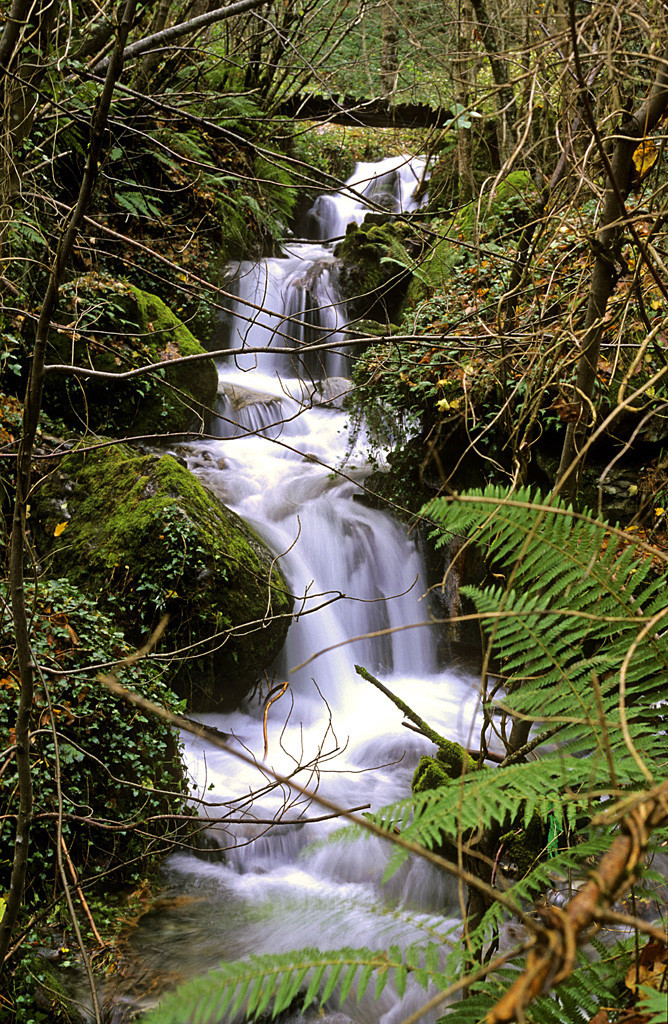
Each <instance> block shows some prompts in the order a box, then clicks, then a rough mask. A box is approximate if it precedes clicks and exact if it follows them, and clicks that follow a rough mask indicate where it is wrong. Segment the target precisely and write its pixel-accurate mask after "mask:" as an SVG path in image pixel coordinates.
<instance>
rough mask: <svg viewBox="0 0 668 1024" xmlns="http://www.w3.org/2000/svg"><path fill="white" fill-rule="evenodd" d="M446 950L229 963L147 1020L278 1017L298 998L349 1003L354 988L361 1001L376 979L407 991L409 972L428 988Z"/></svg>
mask: <svg viewBox="0 0 668 1024" xmlns="http://www.w3.org/2000/svg"><path fill="white" fill-rule="evenodd" d="M440 954H441V950H440V947H439V945H438V944H436V943H427V944H426V945H425V946H424V947H420V948H416V947H409V948H408V949H405V950H400V949H399V947H398V946H390V948H389V949H388V950H377V951H376V950H370V949H350V948H344V949H339V950H332V951H328V952H323V951H321V950H317V949H303V950H300V951H298V952H295V953H288V954H279V955H277V956H258V957H251V958H250V959H249V960H246V961H240V962H239V963H236V964H223V965H222V966H221V967H219V968H217V969H215V970H213V971H211V973H210V974H208V975H206V976H205V977H203V978H196V979H194V980H193V981H190V982H188V983H186V984H185V985H183V986H181V987H180V988H179V989H178V990H177V992H176V993H175V994H174V995H170V996H167V997H166V998H165V999H164V1000H163V1001H162V1003H161V1004H160V1006H159V1007H158V1008H157V1009H155V1010H153V1011H152V1012H151V1013H149V1014H148V1015H147V1017H146V1022H147V1024H182V1021H183V1020H184V1016H186V1015H187V1016H188V1017H189V1019H191V1020H192V1022H193V1024H208V1022H213V1021H217V1020H220V1019H222V1017H223V1015H224V1014H225V1012H226V1011H229V1013H230V1015H231V1016H232V1017H233V1016H234V1015H235V1014H237V1013H239V1012H240V1011H243V1014H244V1017H245V1018H246V1019H249V1020H252V1019H256V1018H258V1017H260V1016H261V1015H262V1014H263V1013H265V1012H266V1011H268V1010H271V1013H272V1017H275V1016H276V1015H277V1014H279V1013H281V1012H282V1011H283V1010H286V1009H288V1007H290V1006H291V1005H292V1003H294V1002H295V1000H297V998H298V997H300V1000H299V1003H300V1009H301V1012H302V1013H303V1012H304V1011H305V1010H306V1009H307V1008H308V1007H309V1006H311V1005H312V1004H313V1003H314V1002H316V1001H317V1003H319V1004H324V1003H326V1002H327V1000H328V999H330V998H332V997H335V998H336V999H337V1001H338V1002H343V1001H344V1000H345V999H346V998H347V997H348V996H349V995H350V994H351V993H352V994H353V995H356V997H357V999H358V1001H359V1000H360V999H361V998H362V996H363V995H364V994H365V992H366V991H367V989H368V988H369V985H370V984H371V981H372V980H373V981H375V987H374V993H373V994H374V998H376V999H378V997H379V996H380V994H381V992H382V991H383V989H384V988H385V986H386V984H387V983H388V981H390V980H392V982H393V983H394V985H395V987H396V989H397V991H398V992H399V994H403V993H404V991H405V989H406V984H407V981H408V977H409V974H410V976H411V978H412V980H413V981H416V982H417V983H418V984H419V985H421V986H422V988H424V989H425V990H426V989H427V986H428V985H429V984H430V983H432V984H438V983H439V982H440V983H441V984H443V983H444V980H445V979H444V975H443V973H442V970H441V966H440Z"/></svg>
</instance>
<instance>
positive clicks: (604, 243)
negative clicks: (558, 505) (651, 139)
mask: <svg viewBox="0 0 668 1024" xmlns="http://www.w3.org/2000/svg"><path fill="white" fill-rule="evenodd" d="M579 77H580V78H582V76H581V75H580V74H579ZM581 85H582V86H583V87H584V88H585V89H586V83H584V82H581ZM583 100H584V103H585V107H586V109H587V112H588V115H589V119H590V122H591V127H592V130H595V124H594V123H593V116H592V113H591V107H589V102H588V100H587V98H586V95H585V94H584V89H583ZM666 109H668V47H666V49H665V50H664V52H663V55H662V57H661V58H660V59H659V70H658V72H657V75H656V78H655V80H654V83H653V85H652V87H651V90H650V93H649V96H648V98H647V99H646V100H645V102H644V103H643V104H642V105H641V106H640V107H639V108H638V110H637V111H636V112H635V113H634V114H632V115H631V116H630V117H628V118H627V119H626V120H625V121H624V123H623V124H622V126H621V127H620V129H619V132H618V133H617V141H616V143H615V149H614V152H613V156H612V162H611V163H608V162H607V161H604V164H607V166H606V172H607V173H608V186H607V189H606V194H605V204H604V208H603V214H602V216H601V221H600V225H599V228H598V231H597V233H596V239H595V242H594V243H593V247H594V253H595V261H594V269H593V271H592V277H591V284H590V288H589V301H588V304H587V315H586V319H585V325H584V333H583V338H582V346H581V348H582V354H581V355H580V358H579V360H578V367H577V376H576V381H575V401H577V402H578V404H579V416H578V419H577V421H576V422H574V423H569V424H568V428H567V430H566V437H565V438H564V445H563V448H562V452H561V461H560V463H559V470H558V472H557V482H558V486H559V489H560V491H561V493H562V494H566V495H568V494H571V493H572V492H573V491H574V489H575V483H576V475H575V474H574V473H573V472H572V469H573V467H574V462H575V460H576V458H577V455H578V451H579V450H580V449H581V447H582V443H583V441H584V437H585V434H586V430H587V428H586V424H585V423H584V416H585V415H589V412H588V410H589V409H590V407H591V399H592V397H593V394H594V385H595V383H596V370H597V367H598V359H599V354H600V350H601V337H602V334H603V318H604V316H605V311H606V308H607V305H608V299H609V298H610V295H611V294H612V290H613V288H614V286H615V284H616V282H617V272H616V261H617V258H618V254H619V249H620V246H621V242H622V235H623V232H624V225H625V223H626V222H627V221H628V215H627V212H626V209H625V206H624V201H625V199H626V197H627V196H628V194H629V192H630V189H631V178H632V172H633V153H634V150H635V148H636V146H637V145H638V141H639V140H640V139H642V138H643V137H644V136H645V135H646V134H647V133H648V132H650V131H652V129H653V128H654V126H655V125H656V123H657V122H658V120H659V118H660V117H662V115H663V114H664V112H665V111H666ZM601 148H602V147H601Z"/></svg>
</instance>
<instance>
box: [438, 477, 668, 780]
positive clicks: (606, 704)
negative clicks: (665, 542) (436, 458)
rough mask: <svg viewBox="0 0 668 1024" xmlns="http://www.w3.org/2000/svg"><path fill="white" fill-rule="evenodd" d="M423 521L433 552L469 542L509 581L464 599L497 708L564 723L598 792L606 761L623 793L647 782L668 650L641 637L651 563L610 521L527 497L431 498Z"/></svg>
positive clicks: (498, 492)
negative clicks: (491, 656) (488, 652)
mask: <svg viewBox="0 0 668 1024" xmlns="http://www.w3.org/2000/svg"><path fill="white" fill-rule="evenodd" d="M423 513H424V514H425V515H427V516H429V518H430V519H431V520H432V521H433V522H435V523H437V524H438V527H439V528H438V530H437V537H438V540H437V543H443V542H445V541H446V539H447V537H448V536H452V535H461V534H465V535H467V536H469V537H470V539H471V541H472V542H473V543H475V544H477V545H479V546H481V547H482V548H483V550H485V551H486V552H487V554H488V557H489V559H490V561H491V563H492V564H493V566H494V569H495V571H496V572H497V573H500V574H502V575H505V577H506V579H507V580H508V583H507V584H506V585H505V586H500V585H495V586H490V587H486V588H484V589H476V588H465V590H464V593H465V594H466V596H467V597H470V599H471V600H472V601H473V602H474V604H475V606H476V608H477V609H478V611H479V612H480V614H481V617H482V622H483V627H484V628H485V630H486V631H487V633H488V634H489V635H490V636H492V637H493V642H494V645H495V648H496V650H497V651H498V654H499V657H500V659H501V661H500V664H501V666H502V670H503V676H504V680H505V686H506V691H507V694H506V696H505V697H504V698H503V706H504V708H506V709H508V710H510V711H512V712H513V713H516V714H517V713H519V714H522V715H526V716H528V717H529V718H531V719H533V720H537V721H543V722H550V721H562V722H563V740H564V741H567V742H568V744H569V749H570V750H571V751H572V754H573V755H574V756H575V757H576V758H577V757H579V756H581V755H582V754H583V753H584V751H585V750H587V749H589V751H590V755H589V758H588V760H587V772H588V775H589V774H590V775H591V777H592V779H593V778H594V777H596V778H597V780H598V781H599V782H601V783H603V781H604V778H605V776H606V774H608V775H609V768H608V767H606V764H607V760H608V758H609V757H610V754H611V753H612V755H613V756H614V764H615V774H616V778H617V783H619V784H621V785H624V784H633V783H635V782H636V781H637V780H638V779H639V778H641V777H642V772H641V769H640V767H639V764H638V758H637V756H636V753H635V751H636V750H637V752H638V754H639V755H640V757H642V758H643V759H644V761H645V763H646V764H647V765H648V766H649V768H650V771H651V770H652V766H654V765H655V766H656V767H655V770H656V771H659V770H660V769H659V768H658V763H659V762H658V761H657V757H658V758H661V757H662V756H663V754H662V752H661V751H657V750H656V748H655V743H654V733H655V731H656V730H657V729H658V728H660V727H661V723H662V722H663V718H664V716H663V713H662V711H661V708H660V706H659V702H660V701H661V699H662V696H663V683H662V679H663V678H665V673H666V669H667V668H668V643H667V641H666V637H665V635H662V633H661V632H660V631H658V632H657V631H655V630H652V629H647V628H645V626H646V624H647V623H649V622H650V621H651V619H652V617H653V616H655V615H658V618H657V625H658V623H659V622H660V621H661V616H662V615H663V614H664V612H665V607H666V603H665V588H664V587H663V581H662V579H661V578H660V577H657V574H656V572H655V571H654V570H653V566H652V560H651V558H647V557H645V558H640V557H638V552H637V550H636V548H635V547H634V545H633V543H631V542H630V541H629V537H628V535H625V534H621V535H620V534H611V533H610V531H609V528H608V527H607V524H606V523H605V522H603V521H601V520H596V519H593V518H591V517H588V516H586V515H577V514H576V513H574V512H573V510H572V508H570V507H567V506H564V505H563V503H561V502H560V501H559V500H556V501H552V502H550V504H549V505H544V504H542V503H541V499H540V495H536V496H534V495H532V494H531V492H530V491H528V490H521V491H518V492H517V493H514V494H509V493H508V492H507V491H505V490H503V489H500V488H488V489H487V490H486V491H484V492H472V493H470V494H468V495H467V496H465V498H464V499H463V500H462V501H459V502H458V501H454V502H448V501H446V500H444V499H436V500H435V501H434V502H433V503H432V504H430V505H429V506H425V508H424V509H423ZM640 609H641V610H642V611H640ZM486 617H488V618H486ZM594 680H596V683H597V685H598V689H599V696H597V695H596V686H595V683H594ZM622 682H623V686H624V693H625V695H626V696H625V705H626V709H625V711H624V710H623V705H622V704H621V703H620V700H619V690H620V685H621V684H622ZM626 722H628V730H629V732H628V735H625V733H624V728H623V726H624V724H625V723H626ZM544 763H545V762H541V764H544ZM562 764H563V765H564V766H565V765H567V764H568V761H565V762H562ZM610 782H611V783H612V784H614V780H610Z"/></svg>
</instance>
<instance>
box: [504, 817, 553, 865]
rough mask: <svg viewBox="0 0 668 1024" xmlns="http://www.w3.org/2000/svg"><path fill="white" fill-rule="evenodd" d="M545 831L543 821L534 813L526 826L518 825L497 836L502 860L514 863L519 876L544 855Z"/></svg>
mask: <svg viewBox="0 0 668 1024" xmlns="http://www.w3.org/2000/svg"><path fill="white" fill-rule="evenodd" d="M546 833H547V830H546V827H545V822H544V821H543V819H542V818H541V817H540V815H538V814H536V813H534V814H533V815H532V816H531V819H530V821H529V824H528V825H527V826H526V828H520V827H518V828H516V829H514V830H512V831H510V832H506V833H505V835H502V836H500V837H499V845H502V846H503V851H502V853H503V860H504V861H509V862H511V863H513V864H516V865H517V871H518V874H519V875H520V876H521V877H522V876H524V875H526V874H528V872H529V871H531V869H532V868H533V867H534V866H535V865H536V863H537V862H538V861H539V860H540V858H541V856H544V855H545V842H546V839H547V835H546Z"/></svg>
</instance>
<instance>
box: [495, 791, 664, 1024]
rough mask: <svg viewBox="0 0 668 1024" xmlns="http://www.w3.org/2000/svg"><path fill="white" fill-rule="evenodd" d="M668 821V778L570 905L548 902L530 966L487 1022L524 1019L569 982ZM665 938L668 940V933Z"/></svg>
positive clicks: (630, 818)
mask: <svg viewBox="0 0 668 1024" xmlns="http://www.w3.org/2000/svg"><path fill="white" fill-rule="evenodd" d="M667 823H668V780H667V781H666V782H664V783H662V785H660V786H658V787H657V788H656V789H654V790H652V791H651V792H648V793H647V794H646V795H645V797H644V799H643V800H642V802H640V803H639V804H637V806H635V807H634V808H633V810H631V811H630V812H629V813H628V815H627V816H626V818H625V819H624V822H623V824H622V829H623V833H622V834H621V835H619V836H618V837H617V839H615V841H614V842H613V844H612V846H611V847H610V849H609V850H608V852H607V853H606V854H605V855H604V856H603V858H602V859H601V862H600V864H599V866H598V868H597V869H596V870H595V871H592V873H591V877H590V879H589V881H588V882H587V883H586V885H585V886H584V887H583V888H582V889H581V890H580V892H579V893H578V894H577V896H575V897H574V899H572V900H571V901H570V903H568V905H567V906H566V907H553V906H550V907H547V908H546V909H544V910H543V912H542V917H543V919H544V921H545V927H544V928H543V929H542V930H541V933H540V934H539V937H538V941H537V943H536V946H535V947H534V948H533V949H532V950H531V951H530V952H529V954H528V956H527V963H526V969H525V971H524V973H523V974H522V975H521V976H520V977H519V978H518V979H517V981H516V982H515V983H514V984H513V985H512V986H511V987H510V988H509V989H508V991H507V992H506V994H505V995H504V996H502V998H501V999H500V1000H499V1001H498V1003H497V1004H496V1005H495V1006H494V1007H493V1008H492V1009H491V1010H490V1011H489V1013H488V1014H487V1017H486V1018H485V1019H486V1021H487V1024H510V1022H511V1021H515V1020H522V1019H523V1018H524V1011H525V1010H526V1008H527V1006H528V1005H529V1004H530V1003H531V1002H532V1001H533V1000H534V999H535V998H536V997H537V996H540V995H545V994H546V993H548V992H549V991H550V990H551V989H553V988H554V986H555V985H558V984H559V983H560V982H561V981H564V980H565V979H566V978H568V976H569V975H570V974H571V972H572V971H573V967H574V965H575V956H576V953H577V947H578V943H579V941H580V939H581V938H582V937H583V935H584V934H585V933H586V932H587V931H588V930H589V928H590V927H591V926H592V925H595V924H596V922H597V920H598V919H599V918H600V916H601V912H602V911H604V910H607V909H608V908H609V907H611V906H612V904H613V903H614V902H615V901H616V900H617V899H619V897H620V896H621V895H622V893H624V892H625V891H626V890H627V889H628V888H629V887H630V886H631V885H632V884H633V879H634V875H635V872H636V870H637V867H638V864H639V862H640V860H641V858H642V856H643V854H644V852H645V849H646V847H647V843H648V842H649V838H650V835H651V834H652V832H653V831H654V829H657V828H661V827H662V826H663V825H665V824H667ZM663 941H664V942H665V944H666V945H668V933H666V932H664V938H663Z"/></svg>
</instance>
